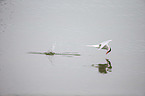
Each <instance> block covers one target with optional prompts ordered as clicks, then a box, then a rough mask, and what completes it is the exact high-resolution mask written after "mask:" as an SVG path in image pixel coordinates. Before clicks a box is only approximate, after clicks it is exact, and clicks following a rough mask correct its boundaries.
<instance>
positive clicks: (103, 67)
mask: <svg viewBox="0 0 145 96" xmlns="http://www.w3.org/2000/svg"><path fill="white" fill-rule="evenodd" d="M106 61H107V63H105V64H92V66H93V67H95V68H98V70H99V72H100V73H102V74H107V72H112V65H111V62H110V61H109V59H106Z"/></svg>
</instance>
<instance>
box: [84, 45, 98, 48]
mask: <svg viewBox="0 0 145 96" xmlns="http://www.w3.org/2000/svg"><path fill="white" fill-rule="evenodd" d="M86 46H88V47H96V48H99V47H100V46H99V45H86Z"/></svg>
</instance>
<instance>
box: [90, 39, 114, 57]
mask: <svg viewBox="0 0 145 96" xmlns="http://www.w3.org/2000/svg"><path fill="white" fill-rule="evenodd" d="M110 41H112V40H107V41H104V42H102V43H99V44H98V45H87V46H88V47H95V48H98V50H100V49H105V50H107V52H106V54H108V53H109V52H111V47H109V45H108V44H109V42H110Z"/></svg>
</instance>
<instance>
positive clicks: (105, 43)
mask: <svg viewBox="0 0 145 96" xmlns="http://www.w3.org/2000/svg"><path fill="white" fill-rule="evenodd" d="M110 41H112V40H107V41H104V42H102V43H100V44H101V46H100V48H99V49H98V50H100V49H102V48H103V47H105V45H106V47H109V46H108V43H109V42H110Z"/></svg>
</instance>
